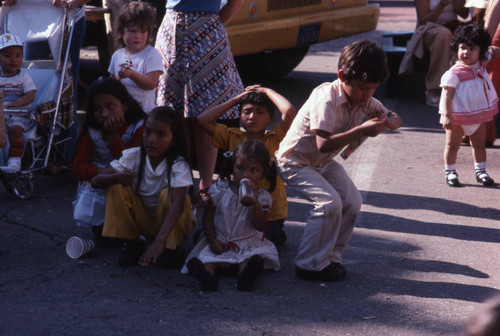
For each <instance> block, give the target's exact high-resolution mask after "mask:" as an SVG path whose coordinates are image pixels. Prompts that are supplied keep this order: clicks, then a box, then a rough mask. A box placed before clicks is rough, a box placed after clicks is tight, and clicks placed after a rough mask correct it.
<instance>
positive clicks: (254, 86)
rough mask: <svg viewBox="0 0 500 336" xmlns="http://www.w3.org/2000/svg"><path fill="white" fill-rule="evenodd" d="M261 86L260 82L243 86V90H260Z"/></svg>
mask: <svg viewBox="0 0 500 336" xmlns="http://www.w3.org/2000/svg"><path fill="white" fill-rule="evenodd" d="M261 89H262V88H261V86H260V84H254V85H249V86H247V87H246V88H245V91H246V92H248V91H261Z"/></svg>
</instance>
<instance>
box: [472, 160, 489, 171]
mask: <svg viewBox="0 0 500 336" xmlns="http://www.w3.org/2000/svg"><path fill="white" fill-rule="evenodd" d="M474 168H475V169H476V171H485V170H486V162H474Z"/></svg>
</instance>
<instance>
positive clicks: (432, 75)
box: [399, 0, 469, 106]
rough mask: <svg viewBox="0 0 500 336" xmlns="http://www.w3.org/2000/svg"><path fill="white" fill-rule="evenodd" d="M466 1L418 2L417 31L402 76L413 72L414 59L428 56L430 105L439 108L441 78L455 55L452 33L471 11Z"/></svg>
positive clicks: (437, 0) (425, 0)
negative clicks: (452, 47)
mask: <svg viewBox="0 0 500 336" xmlns="http://www.w3.org/2000/svg"><path fill="white" fill-rule="evenodd" d="M464 5H465V0H415V9H416V11H417V28H416V29H415V33H414V34H413V36H412V38H411V40H410V41H408V48H407V51H406V54H405V56H404V57H403V60H402V62H401V65H400V68H399V73H400V74H404V73H410V72H412V70H413V56H416V57H418V58H422V57H424V55H425V54H429V56H430V62H429V69H428V70H427V74H426V75H425V89H426V91H425V98H426V103H427V105H430V106H438V105H439V98H440V95H441V88H440V87H439V83H440V80H441V76H442V75H443V74H444V73H445V71H446V70H448V68H449V67H450V62H451V61H452V57H453V55H452V53H451V50H450V48H449V45H450V42H451V38H452V36H453V33H452V32H453V31H454V30H455V28H456V27H457V26H458V25H459V21H458V17H459V16H460V17H462V18H464V19H466V18H467V17H468V15H469V11H468V9H467V8H465V6H464Z"/></svg>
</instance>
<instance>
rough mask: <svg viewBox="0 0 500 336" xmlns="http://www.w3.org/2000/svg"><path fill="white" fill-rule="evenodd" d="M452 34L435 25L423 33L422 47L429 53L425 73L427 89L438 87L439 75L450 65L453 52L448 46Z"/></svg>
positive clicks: (446, 29)
mask: <svg viewBox="0 0 500 336" xmlns="http://www.w3.org/2000/svg"><path fill="white" fill-rule="evenodd" d="M452 38H453V34H452V33H451V31H450V30H449V29H448V28H446V27H444V26H438V25H435V26H434V27H432V28H431V29H428V30H427V31H426V32H425V34H424V48H425V50H426V51H427V52H428V53H429V56H430V62H429V69H428V70H427V74H426V75H425V88H426V89H427V90H433V89H440V87H439V84H440V83H441V77H442V76H443V74H444V73H445V72H446V70H448V69H449V68H450V66H451V61H452V58H453V53H452V51H451V48H450V43H451V39H452Z"/></svg>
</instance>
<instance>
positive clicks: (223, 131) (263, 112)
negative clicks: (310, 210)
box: [198, 85, 295, 245]
mask: <svg viewBox="0 0 500 336" xmlns="http://www.w3.org/2000/svg"><path fill="white" fill-rule="evenodd" d="M237 104H239V109H240V118H241V126H242V127H243V131H242V130H241V129H239V128H228V127H226V126H225V125H223V124H218V123H217V118H219V117H220V116H222V115H223V114H224V113H225V112H227V111H228V110H230V109H231V108H233V107H234V106H235V105H237ZM276 107H277V108H278V111H279V112H280V113H281V118H280V121H279V122H278V123H277V124H276V126H275V127H274V128H273V130H272V131H268V130H267V127H268V126H269V125H271V124H272V123H273V122H274V121H275V119H276V114H275V113H274V112H275V109H276ZM294 117H295V108H294V107H293V105H292V104H291V103H290V102H289V101H288V100H287V99H286V98H285V97H283V96H281V95H280V94H278V93H277V92H275V91H274V90H272V89H269V88H264V87H260V86H258V85H254V86H250V87H247V88H246V90H245V91H244V92H243V93H241V94H239V95H237V96H235V97H233V98H231V99H229V100H228V101H227V102H225V103H222V104H220V105H217V106H214V107H213V108H210V109H208V110H206V111H204V112H203V113H201V114H200V115H199V116H198V122H199V123H200V125H201V126H202V127H203V128H204V129H205V130H206V131H207V132H208V133H209V134H210V135H212V137H213V138H212V144H213V145H214V146H215V147H217V148H219V149H222V150H224V151H233V150H234V149H235V148H236V146H237V145H239V144H240V143H242V142H244V141H246V140H257V141H261V142H262V143H264V145H265V146H266V148H267V150H268V151H269V155H270V156H271V158H273V159H274V158H275V154H274V153H275V152H276V150H277V149H278V147H279V144H280V142H281V140H283V138H284V137H285V134H286V133H287V131H288V128H290V125H291V123H292V121H293V118H294ZM261 183H262V184H259V185H258V187H259V188H263V189H268V188H269V186H268V185H266V183H267V182H266V180H265V179H264V180H262V182H261ZM271 197H272V198H273V206H272V208H271V210H270V213H269V224H268V230H267V235H266V238H268V239H269V240H271V241H272V242H273V243H274V244H276V245H281V244H283V243H284V242H285V240H286V234H285V232H284V231H283V225H284V223H285V219H286V217H287V215H288V208H287V206H288V204H287V199H286V190H285V184H284V183H283V180H282V179H281V178H279V177H278V178H277V181H276V189H275V190H274V191H273V192H272V193H271Z"/></svg>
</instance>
